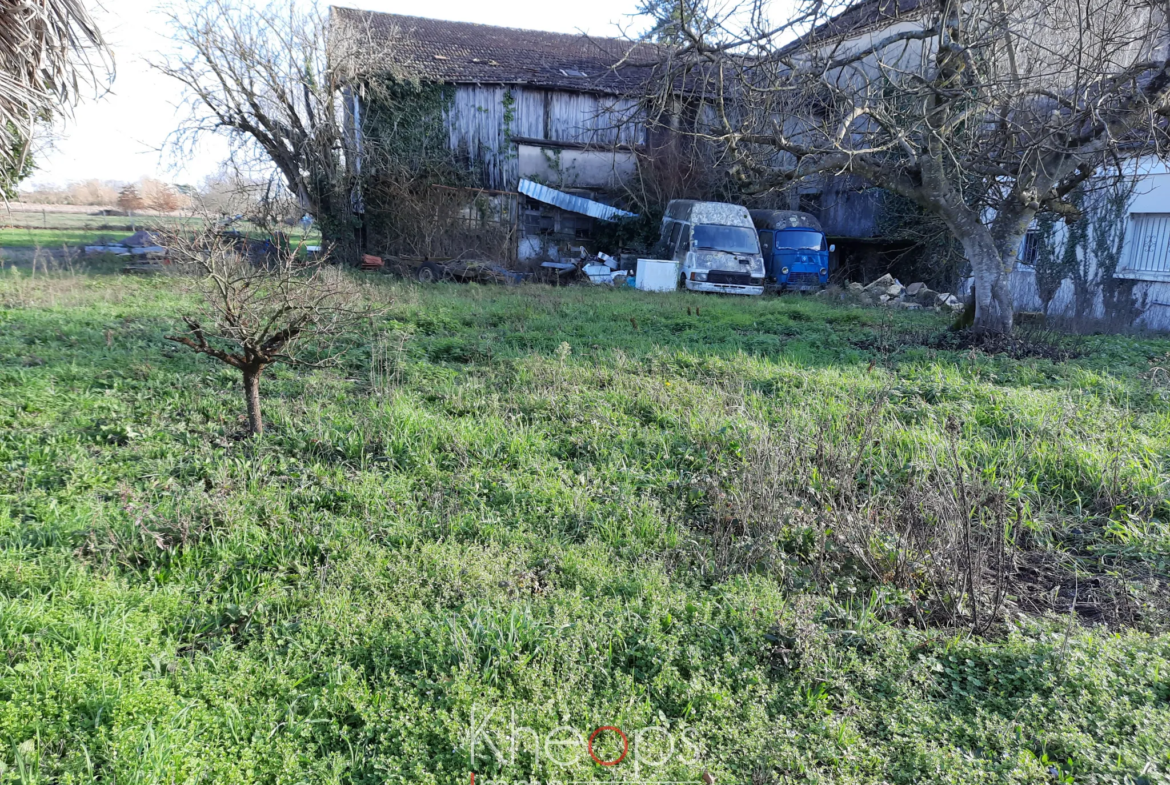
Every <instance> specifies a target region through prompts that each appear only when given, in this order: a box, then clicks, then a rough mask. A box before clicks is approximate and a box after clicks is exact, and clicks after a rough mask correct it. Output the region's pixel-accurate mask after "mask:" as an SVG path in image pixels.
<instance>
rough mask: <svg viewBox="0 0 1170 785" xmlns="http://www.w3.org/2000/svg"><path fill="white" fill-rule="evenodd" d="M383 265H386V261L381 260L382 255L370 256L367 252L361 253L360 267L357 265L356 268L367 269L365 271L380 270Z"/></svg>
mask: <svg viewBox="0 0 1170 785" xmlns="http://www.w3.org/2000/svg"><path fill="white" fill-rule="evenodd" d="M385 266H386V263H385V262H384V261H382V257H380V256H370V255H369V254H363V255H362V264H361V267H359V268H358V269H359V270H367V271H369V270H381V269H382V268H383V267H385Z"/></svg>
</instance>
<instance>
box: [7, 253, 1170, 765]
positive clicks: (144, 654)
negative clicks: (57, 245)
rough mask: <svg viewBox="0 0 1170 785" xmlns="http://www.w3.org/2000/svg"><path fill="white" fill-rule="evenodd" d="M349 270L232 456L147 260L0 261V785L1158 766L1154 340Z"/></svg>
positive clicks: (1162, 708) (1169, 723) (170, 288)
mask: <svg viewBox="0 0 1170 785" xmlns="http://www.w3.org/2000/svg"><path fill="white" fill-rule="evenodd" d="M368 280H369V281H370V283H369V285H368V286H367V294H366V296H368V297H369V298H371V299H373V300H376V301H379V302H383V303H386V304H388V311H387V313H386V315H385V316H384V317H379V318H378V319H377V320H376V321H375V322H373V323H370V324H368V325H366V326H365V328H364V329H363V331H362V334H361V335H359V336H355V337H354V339H353V341H352V345H351V346H350V351H349V352H348V353H347V354H346V356H345V357H344V359H343V361H342V362H341V364H340V365H338V366H337V367H334V368H329V369H299V368H289V367H280V366H277V367H275V368H274V369H273V370H272V372H271V373H270V374H269V375H268V376H266V378H265V380H264V382H263V385H262V390H261V392H262V396H263V401H264V406H265V413H266V415H267V421H268V432H267V433H266V434H265V436H264V437H263V438H261V439H259V440H255V441H249V440H244V439H241V438H239V436H240V433H241V427H242V414H243V400H242V396H241V394H240V392H239V379H238V377H237V375H235V374H236V372H234V371H232V370H231V369H229V368H226V367H223V366H220V365H216V364H215V363H214V362H213V361H210V360H205V359H203V358H198V357H196V356H194V355H192V354H190V353H188V352H187V351H186V350H185V349H182V348H181V347H177V346H174V345H172V344H168V343H167V342H166V341H164V340H163V336H164V335H165V334H166V333H167V331H168V330H170V329H172V328H174V326H175V325H176V323H177V318H178V316H179V315H180V314H182V313H186V312H189V311H191V310H192V309H193V307H194V303H193V300H192V295H191V294H190V293H189V291H188V289H187V287H186V286H185V285H184V284H183V282H182V281H179V280H176V279H168V278H151V279H137V278H134V279H130V278H122V277H115V276H112V275H103V274H101V273H92V274H88V275H79V276H72V275H68V276H66V275H61V276H55V277H45V276H39V277H30V276H29V275H28V274H27V273H22V272H16V271H12V270H9V271H4V272H3V277H0V304H2V305H3V307H2V308H0V766H2V768H0V782H9V781H11V782H59V783H75V782H98V781H100V782H117V783H136V782H141V783H147V782H149V783H162V782H183V783H186V782H207V783H212V782H214V783H220V782H257V783H278V782H279V783H284V782H289V783H292V782H314V783H317V782H320V783H331V782H347V783H351V782H352V783H383V782H395V783H435V784H436V785H438V784H440V783H441V784H442V785H458V784H459V783H467V782H469V780H470V776H471V772H472V771H473V770H474V771H475V772H477V777H476V783H479V785H482V784H483V783H485V782H487V781H489V780H490V781H495V782H500V781H506V782H508V783H517V782H529V781H532V780H538V781H540V782H542V783H543V782H549V781H558V782H584V781H597V782H634V781H640V782H657V783H665V782H698V781H700V777H701V776H702V775H703V773H704V772H707V771H709V772H710V773H711V775H712V776H714V777H715V781H716V782H717V783H749V784H750V785H765V784H766V783H787V782H791V783H797V782H799V783H806V782H824V783H912V782H913V783H918V782H947V783H952V782H955V783H960V782H961V783H988V782H997V783H1048V782H1078V783H1080V782H1086V783H1087V782H1094V783H1130V784H1131V785H1138V784H1139V783H1143V784H1145V783H1165V782H1168V781H1170V634H1168V633H1167V629H1168V626H1170V625H1168V622H1167V606H1168V603H1167V588H1166V581H1167V574H1168V571H1170V486H1168V485H1167V483H1168V481H1170V406H1168V404H1170V387H1168V386H1167V385H1166V381H1165V380H1166V377H1165V374H1164V372H1161V371H1159V369H1161V368H1165V367H1166V366H1167V365H1170V341H1167V340H1165V339H1141V338H1131V337H1116V336H1114V337H1088V338H1084V339H1078V340H1077V342H1076V343H1075V344H1070V345H1067V346H1064V348H1066V349H1071V350H1072V351H1073V352H1074V353H1075V354H1077V355H1078V356H1077V357H1075V358H1074V359H1070V360H1067V361H1061V362H1057V361H1053V360H1050V359H1036V358H1031V359H1028V358H1025V359H1010V358H1009V357H1007V356H1004V355H994V356H989V355H987V354H984V353H981V352H979V351H974V350H971V349H969V348H965V347H964V346H963V345H961V344H958V343H955V342H954V340H953V339H951V338H949V337H947V335H948V334H947V333H946V330H945V327H946V324H945V322H943V321H941V317H939V316H936V315H934V314H923V313H911V314H899V315H895V314H892V313H889V312H885V311H877V310H862V309H852V308H848V307H844V306H834V305H829V304H826V303H823V302H821V301H820V300H817V299H813V298H806V299H804V298H797V297H785V298H768V299H747V298H742V299H736V298H716V297H702V296H696V295H689V294H677V295H658V296H654V295H647V294H643V293H638V292H633V291H629V290H618V291H608V290H607V291H602V290H596V289H589V288H584V287H571V288H563V289H550V288H546V287H542V286H525V287H519V288H514V289H505V288H498V287H478V286H458V285H437V286H434V287H429V288H421V289H420V288H415V287H411V286H407V285H405V284H399V283H393V282H390V281H389V279H387V278H376V279H368ZM1041 353H1043V352H1041ZM977 614H978V615H979V620H976V618H975V616H976V615H977ZM977 624H978V625H979V626H980V627H981V633H980V634H974V633H973V632H972V630H973V628H974V627H975V626H976V625H977ZM601 726H616V727H620V728H621V729H622V730H623V732H624V733H625V734H626V735H627V737H628V740H629V752H628V754H627V755H626V757H625V758H624V759H623V760H622V761H621V762H620V763H618V764H617V765H613V766H601V765H598V764H597V763H595V762H593V761H592V760H591V759H590V757H589V754H588V750H587V741H586V740H587V739H588V737H589V736H590V734H592V733H593V732H594V731H595V729H597V728H599V727H601ZM509 734H510V735H511V737H512V738H511V739H509V738H508V735H509ZM562 742H564V743H562ZM593 749H594V752H595V753H596V755H597V756H598V757H599V758H600V759H602V760H605V761H612V760H614V759H616V758H617V757H618V756H619V755H620V754H621V752H622V746H621V741H620V738H619V737H618V736H617V734H616V733H614V732H612V731H604V732H601V733H599V734H598V736H597V738H596V740H595V744H594V747H593ZM497 750H498V753H499V754H498V755H497V754H496V751H497ZM473 754H474V756H475V758H474V764H473V762H472V756H473Z"/></svg>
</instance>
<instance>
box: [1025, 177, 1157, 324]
mask: <svg viewBox="0 0 1170 785" xmlns="http://www.w3.org/2000/svg"><path fill="white" fill-rule="evenodd" d="M1128 174H1129V175H1131V176H1134V175H1136V176H1137V177H1139V178H1140V179H1139V181H1138V184H1137V187H1136V190H1135V192H1134V196H1133V199H1132V201H1131V202H1130V205H1129V218H1128V219H1127V226H1126V234H1125V241H1124V243H1123V246H1122V252H1121V261H1120V262H1119V264H1118V272H1119V275H1118V277H1121V278H1125V279H1127V280H1133V281H1135V282H1136V286H1135V287H1134V299H1135V300H1136V301H1137V302H1138V303H1139V304H1142V303H1144V305H1145V312H1144V314H1143V315H1142V317H1141V318H1140V319H1139V320H1138V323H1137V325H1135V326H1138V327H1144V328H1147V329H1151V330H1170V281H1165V280H1149V279H1150V278H1153V277H1156V276H1149V275H1144V274H1142V273H1131V272H1127V271H1126V269H1125V267H1126V261H1127V259H1128V258H1129V255H1130V254H1131V253H1133V252H1134V231H1133V225H1134V217H1135V216H1137V215H1141V214H1150V213H1155V214H1170V167H1168V166H1167V164H1166V163H1164V162H1161V161H1157V160H1149V159H1146V160H1143V161H1141V162H1139V163H1137V164H1135V166H1134V168H1133V169H1131V170H1130V172H1128ZM1055 231H1056V238H1055V239H1056V241H1057V242H1058V243H1059V242H1060V241H1061V240H1063V236H1062V235H1063V233H1064V232H1065V227H1064V225H1063V224H1060V223H1058V224H1057V225H1056V227H1055ZM1167 240H1168V241H1170V238H1167ZM1092 272H1093V273H1094V274H1095V270H1094V271H1092ZM1011 286H1012V296H1013V299H1014V302H1015V304H1016V307H1017V308H1018V309H1019V310H1024V311H1039V310H1040V309H1041V308H1042V307H1043V304H1042V303H1041V300H1040V296H1039V293H1038V290H1037V287H1036V272H1035V270H1033V269H1032V268H1031V267H1030V266H1028V265H1024V264H1020V265H1018V266H1017V268H1016V270H1015V272H1014V273H1013V274H1012V280H1011ZM1075 308H1076V301H1075V297H1074V294H1073V284H1072V280H1071V279H1065V280H1064V281H1063V282H1062V283H1061V286H1060V288H1059V289H1058V290H1057V292H1056V294H1055V296H1054V297H1053V298H1052V301H1051V302H1050V303H1049V306H1048V313H1049V314H1050V315H1057V316H1070V317H1071V316H1073V315H1075ZM1090 315H1091V316H1092V318H1096V319H1104V318H1108V317H1109V314H1106V313H1105V312H1104V306H1103V302H1102V298H1101V296H1100V293H1098V294H1097V296H1096V297H1095V300H1094V304H1093V309H1092V313H1091V314H1090Z"/></svg>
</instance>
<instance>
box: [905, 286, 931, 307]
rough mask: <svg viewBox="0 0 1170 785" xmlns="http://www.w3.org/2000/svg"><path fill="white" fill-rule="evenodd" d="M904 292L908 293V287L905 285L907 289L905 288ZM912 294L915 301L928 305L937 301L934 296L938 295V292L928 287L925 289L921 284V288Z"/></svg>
mask: <svg viewBox="0 0 1170 785" xmlns="http://www.w3.org/2000/svg"><path fill="white" fill-rule="evenodd" d="M906 294H907V295H910V288H909V287H907V289H906ZM912 296H913V297H914V302H916V303H918V304H919V305H922V306H926V307H930V306H932V305H934V304H935V303H936V302H937V299H936V298H937V296H938V292H935V291H932V290H930V289H927V288H926V287H925V286H923V287H922V288H921V289H919V290H918V291H916V292H915V293H914V294H913V295H912Z"/></svg>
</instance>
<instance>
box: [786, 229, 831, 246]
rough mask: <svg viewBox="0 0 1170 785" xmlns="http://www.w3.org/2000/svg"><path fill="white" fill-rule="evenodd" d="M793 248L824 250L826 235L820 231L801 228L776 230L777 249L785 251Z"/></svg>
mask: <svg viewBox="0 0 1170 785" xmlns="http://www.w3.org/2000/svg"><path fill="white" fill-rule="evenodd" d="M793 248H797V249H801V250H804V249H808V250H813V251H823V250H825V236H824V235H823V234H821V233H820V232H810V231H804V230H801V229H789V230H787V231H784V232H776V250H778V251H785V250H790V249H793Z"/></svg>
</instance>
